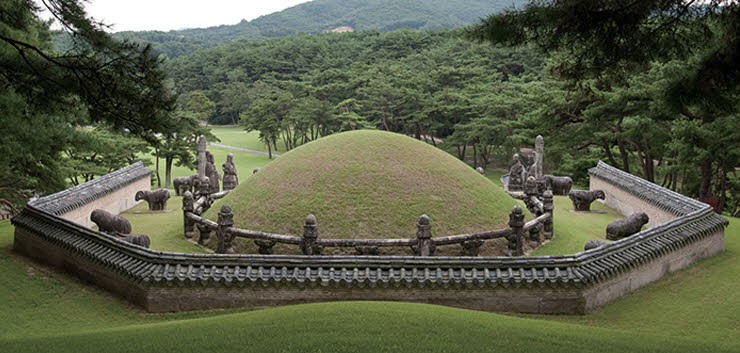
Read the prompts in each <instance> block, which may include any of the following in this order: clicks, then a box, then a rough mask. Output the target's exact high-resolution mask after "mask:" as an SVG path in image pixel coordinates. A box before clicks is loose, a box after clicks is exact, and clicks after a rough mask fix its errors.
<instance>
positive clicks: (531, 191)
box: [524, 176, 540, 213]
mask: <svg viewBox="0 0 740 353" xmlns="http://www.w3.org/2000/svg"><path fill="white" fill-rule="evenodd" d="M524 194H525V195H526V198H525V199H524V204H525V205H526V206H527V209H529V212H532V213H536V211H535V209H534V207H535V205H534V204H533V203H532V197H535V198H538V197H539V196H540V195H539V188H538V186H537V179H535V178H534V177H533V176H530V177H528V178H527V182H526V183H525V184H524Z"/></svg>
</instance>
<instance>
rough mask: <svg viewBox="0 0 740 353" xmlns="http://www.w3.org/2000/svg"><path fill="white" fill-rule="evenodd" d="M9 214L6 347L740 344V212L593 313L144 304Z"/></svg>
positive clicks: (683, 348) (0, 244)
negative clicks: (35, 253)
mask: <svg viewBox="0 0 740 353" xmlns="http://www.w3.org/2000/svg"><path fill="white" fill-rule="evenodd" d="M12 232H13V228H12V226H11V225H10V223H9V221H2V222H0V268H2V271H0V282H1V283H3V285H2V286H0V314H1V315H0V316H2V320H3V330H2V331H0V347H3V349H2V351H7V352H34V351H35V352H48V351H54V352H100V351H104V352H119V351H120V352H123V351H158V352H201V351H218V352H241V351H244V350H249V351H280V352H291V351H322V352H349V351H358V350H363V351H409V352H431V351H466V352H467V351H481V352H488V351H504V352H509V351H510V352H521V351H532V352H538V351H544V352H593V351H600V352H619V351H622V352H625V351H630V352H632V351H634V352H641V351H644V352H719V351H737V350H738V347H740V346H739V345H740V319H739V318H738V313H740V295H739V294H738V293H740V281H737V274H738V273H740V220H738V219H731V224H730V227H729V228H727V229H726V246H727V249H726V251H725V252H724V253H722V254H720V255H718V256H715V257H713V258H711V259H707V260H704V261H701V262H700V263H698V264H696V265H694V266H692V267H690V268H689V269H686V270H683V271H679V272H678V273H675V274H672V275H670V276H667V277H666V278H664V279H662V280H660V281H658V282H655V283H653V284H650V285H648V286H646V287H644V288H642V289H640V290H638V291H637V292H634V293H632V294H629V295H627V296H625V297H623V298H620V299H618V300H616V301H615V302H613V303H611V304H609V305H607V306H606V307H605V308H602V309H600V310H599V311H596V312H594V313H592V314H588V315H584V316H554V315H550V316H535V315H516V316H510V315H502V314H494V313H485V312H476V311H470V310H462V309H454V308H447V307H441V306H434V305H423V304H406V303H382V302H337V303H322V304H309V305H296V306H287V307H281V308H270V309H263V310H256V311H249V310H246V309H242V310H231V311H202V312H195V313H178V314H146V313H143V312H141V311H140V310H138V309H137V308H135V307H131V306H130V305H129V304H127V303H125V302H122V301H120V300H118V299H116V298H112V297H111V296H110V295H109V294H108V293H106V292H104V291H101V290H99V289H97V288H95V287H92V286H89V285H85V284H81V283H80V282H79V281H78V280H76V279H74V278H72V277H69V276H67V275H64V274H59V273H56V272H51V271H49V270H48V269H46V268H45V267H43V266H40V265H38V264H36V263H33V262H30V261H28V260H26V259H25V258H22V257H19V256H17V255H14V254H13V253H12V251H11V249H12Z"/></svg>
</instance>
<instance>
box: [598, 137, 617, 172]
mask: <svg viewBox="0 0 740 353" xmlns="http://www.w3.org/2000/svg"><path fill="white" fill-rule="evenodd" d="M602 146H603V147H604V153H606V158H609V163H610V164H611V165H613V166H616V165H617V161H616V160H615V159H614V155H613V154H612V149H611V146H609V142H606V141H604V144H603V145H602Z"/></svg>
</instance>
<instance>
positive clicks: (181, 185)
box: [172, 174, 198, 196]
mask: <svg viewBox="0 0 740 353" xmlns="http://www.w3.org/2000/svg"><path fill="white" fill-rule="evenodd" d="M197 177H198V175H197V174H196V175H191V176H186V177H177V178H175V179H174V180H173V181H172V184H173V185H174V187H175V195H177V196H182V194H184V193H185V191H190V192H193V185H194V184H195V178H197Z"/></svg>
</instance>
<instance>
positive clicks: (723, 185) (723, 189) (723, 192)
mask: <svg viewBox="0 0 740 353" xmlns="http://www.w3.org/2000/svg"><path fill="white" fill-rule="evenodd" d="M717 174H719V175H720V176H721V177H722V178H721V179H720V181H719V187H720V189H719V204H718V205H717V213H719V214H722V212H723V211H724V210H725V204H726V203H727V170H724V168H723V169H722V171H719V170H718V171H717Z"/></svg>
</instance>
